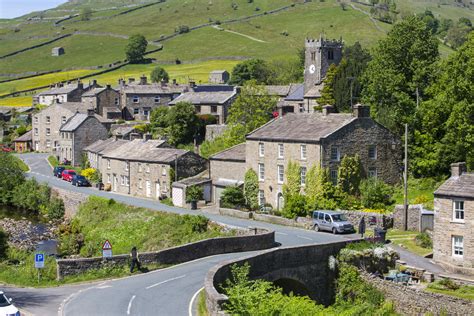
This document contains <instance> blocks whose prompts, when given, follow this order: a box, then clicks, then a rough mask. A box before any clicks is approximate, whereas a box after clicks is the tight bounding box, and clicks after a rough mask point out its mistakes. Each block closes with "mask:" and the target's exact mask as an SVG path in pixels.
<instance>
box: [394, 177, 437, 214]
mask: <svg viewBox="0 0 474 316" xmlns="http://www.w3.org/2000/svg"><path fill="white" fill-rule="evenodd" d="M444 181H445V180H444V179H441V180H439V179H433V178H420V179H415V178H409V179H408V203H409V204H423V205H424V206H425V207H426V208H427V209H430V210H432V209H433V201H434V195H433V193H434V191H436V189H437V188H438V187H439V186H440V185H441V184H442V183H443V182H444ZM392 198H393V200H394V201H395V203H394V204H393V207H395V205H397V204H403V201H404V196H403V185H399V186H398V187H396V189H395V193H394V194H393V196H392Z"/></svg>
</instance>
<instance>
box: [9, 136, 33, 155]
mask: <svg viewBox="0 0 474 316" xmlns="http://www.w3.org/2000/svg"><path fill="white" fill-rule="evenodd" d="M32 134H33V131H28V132H26V133H25V134H23V135H21V136H20V137H17V138H15V139H14V140H13V144H15V151H16V152H17V153H20V154H21V153H25V152H28V151H30V150H31V140H32Z"/></svg>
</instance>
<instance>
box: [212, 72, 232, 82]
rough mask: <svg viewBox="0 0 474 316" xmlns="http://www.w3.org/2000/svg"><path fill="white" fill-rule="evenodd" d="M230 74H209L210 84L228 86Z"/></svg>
mask: <svg viewBox="0 0 474 316" xmlns="http://www.w3.org/2000/svg"><path fill="white" fill-rule="evenodd" d="M229 79H230V74H229V72H228V71H227V70H214V71H211V73H210V74H209V83H211V84H226V83H227V82H229Z"/></svg>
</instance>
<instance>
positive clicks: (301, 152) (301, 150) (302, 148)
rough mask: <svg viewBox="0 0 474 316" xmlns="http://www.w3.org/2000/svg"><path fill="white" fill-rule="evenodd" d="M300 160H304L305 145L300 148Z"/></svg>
mask: <svg viewBox="0 0 474 316" xmlns="http://www.w3.org/2000/svg"><path fill="white" fill-rule="evenodd" d="M300 155H301V160H306V145H301V146H300Z"/></svg>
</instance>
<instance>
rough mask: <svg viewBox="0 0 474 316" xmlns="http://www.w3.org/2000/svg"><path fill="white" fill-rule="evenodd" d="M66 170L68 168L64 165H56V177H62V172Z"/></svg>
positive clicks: (54, 172)
mask: <svg viewBox="0 0 474 316" xmlns="http://www.w3.org/2000/svg"><path fill="white" fill-rule="evenodd" d="M64 170H66V168H64V167H54V169H53V175H54V176H55V177H56V178H61V177H62V173H63V171H64Z"/></svg>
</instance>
